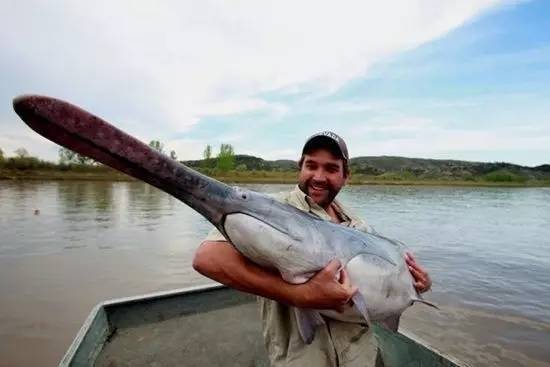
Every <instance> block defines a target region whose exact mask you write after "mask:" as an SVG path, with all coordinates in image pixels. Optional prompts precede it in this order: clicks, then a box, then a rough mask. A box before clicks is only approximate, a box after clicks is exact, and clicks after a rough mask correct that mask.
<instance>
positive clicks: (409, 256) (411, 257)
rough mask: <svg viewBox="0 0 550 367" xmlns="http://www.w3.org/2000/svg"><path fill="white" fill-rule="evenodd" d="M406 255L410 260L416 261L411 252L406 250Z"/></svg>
mask: <svg viewBox="0 0 550 367" xmlns="http://www.w3.org/2000/svg"><path fill="white" fill-rule="evenodd" d="M405 255H406V257H407V258H409V259H410V260H411V261H412V262H416V259H415V258H414V256H413V254H412V252H408V251H407V252H406V253H405Z"/></svg>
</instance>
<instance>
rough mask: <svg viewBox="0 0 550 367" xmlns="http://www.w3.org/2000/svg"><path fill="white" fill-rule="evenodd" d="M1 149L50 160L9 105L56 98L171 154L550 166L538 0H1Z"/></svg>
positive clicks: (549, 46)
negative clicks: (335, 147)
mask: <svg viewBox="0 0 550 367" xmlns="http://www.w3.org/2000/svg"><path fill="white" fill-rule="evenodd" d="M0 27H2V29H1V32H0V52H1V56H0V81H1V82H0V149H2V150H3V152H4V155H5V156H11V155H14V150H15V149H17V148H19V147H24V148H26V149H27V151H29V153H30V154H31V155H34V156H38V157H40V158H42V159H47V160H51V161H56V160H57V158H58V148H59V147H58V146H56V145H55V144H54V143H51V142H49V141H48V140H46V139H44V138H42V137H41V136H39V135H37V134H36V133H35V132H33V131H32V130H30V129H29V128H28V127H27V126H26V125H25V124H23V123H22V122H21V120H20V119H19V118H18V117H17V115H16V114H15V113H14V112H13V109H12V106H11V101H12V99H13V98H14V97H15V96H17V95H20V94H42V95H48V96H52V97H56V98H60V99H64V100H66V101H69V102H71V103H73V104H76V105H78V106H80V107H82V108H84V109H86V110H88V111H90V112H92V113H94V114H96V115H98V116H100V117H102V118H103V119H105V120H107V121H109V122H111V123H112V124H114V125H115V126H117V127H119V128H121V129H123V130H124V131H126V132H128V133H130V134H131V135H134V136H136V137H137V138H139V139H141V140H142V141H144V142H148V141H150V140H153V139H155V140H160V141H162V142H163V143H164V145H165V149H166V150H168V151H169V150H174V151H175V152H176V153H177V156H178V158H179V159H182V160H186V159H199V158H201V156H202V153H203V151H204V148H205V146H206V145H207V144H210V145H211V146H212V147H213V151H214V153H216V152H217V151H218V149H219V146H220V144H222V143H225V144H232V145H233V147H234V149H235V152H236V153H237V154H251V155H255V156H258V157H262V158H264V159H294V160H296V159H297V158H298V157H299V155H300V152H301V148H302V145H303V143H304V142H305V140H306V139H307V137H308V136H310V135H312V134H314V133H316V132H318V131H322V130H332V131H334V132H336V133H338V134H340V135H341V136H342V137H343V138H344V139H345V141H346V142H347V145H348V148H349V151H350V155H351V157H358V156H378V155H392V156H406V157H419V158H438V159H460V160H469V161H486V162H493V161H505V162H511V163H517V164H522V165H528V166H536V165H540V164H545V163H550V103H549V102H550V88H549V87H548V86H549V85H550V2H548V1H512V0H508V1H497V0H476V1H415V2H412V1H391V0H389V1H384V2H380V1H345V2H329V1H327V2H323V1H318V0H317V1H309V0H305V1H299V2H297V1H283V0H279V1H257V0H250V1H231V2H227V1H163V2H151V1H123V0H122V1H116V2H113V1H103V0H99V1H94V2H75V1H62V0H59V1H36V0H31V1H25V2H22V1H7V0H0Z"/></svg>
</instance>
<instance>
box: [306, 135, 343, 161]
mask: <svg viewBox="0 0 550 367" xmlns="http://www.w3.org/2000/svg"><path fill="white" fill-rule="evenodd" d="M326 147H332V148H333V149H331V151H335V152H338V153H339V154H338V155H340V156H341V157H342V158H343V159H344V160H346V161H347V160H349V155H348V147H347V146H346V143H345V142H344V139H342V138H341V137H340V136H339V135H338V134H336V133H333V132H332V131H321V132H319V133H317V134H314V135H312V136H310V137H309V138H308V139H307V140H306V143H305V144H304V149H302V155H304V154H306V153H308V152H311V151H312V150H314V149H319V148H326Z"/></svg>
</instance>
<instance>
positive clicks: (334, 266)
mask: <svg viewBox="0 0 550 367" xmlns="http://www.w3.org/2000/svg"><path fill="white" fill-rule="evenodd" d="M341 265H342V264H341V263H340V260H338V259H332V260H331V261H330V262H329V263H328V265H327V266H325V269H324V271H326V272H327V273H329V274H332V275H336V273H337V272H338V270H339V269H340V266H341Z"/></svg>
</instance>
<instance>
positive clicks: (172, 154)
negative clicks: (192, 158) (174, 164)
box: [170, 150, 178, 161]
mask: <svg viewBox="0 0 550 367" xmlns="http://www.w3.org/2000/svg"><path fill="white" fill-rule="evenodd" d="M170 158H172V159H173V160H175V161H177V160H178V156H177V155H176V151H175V150H171V151H170Z"/></svg>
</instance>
